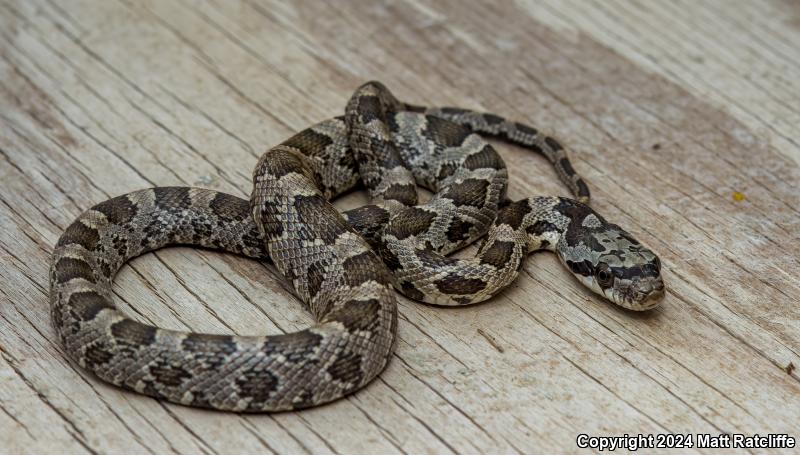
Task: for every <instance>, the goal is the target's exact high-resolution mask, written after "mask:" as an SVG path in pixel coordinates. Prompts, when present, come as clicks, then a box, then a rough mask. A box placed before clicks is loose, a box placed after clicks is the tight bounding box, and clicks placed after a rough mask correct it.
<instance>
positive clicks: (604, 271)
mask: <svg viewBox="0 0 800 455" xmlns="http://www.w3.org/2000/svg"><path fill="white" fill-rule="evenodd" d="M596 277H597V284H599V285H600V286H601V287H603V288H607V287H609V286H611V283H612V282H613V281H614V275H613V274H612V273H611V268H610V267H609V266H608V264H606V263H605V262H603V263H601V264H600V265H599V266H597V274H596Z"/></svg>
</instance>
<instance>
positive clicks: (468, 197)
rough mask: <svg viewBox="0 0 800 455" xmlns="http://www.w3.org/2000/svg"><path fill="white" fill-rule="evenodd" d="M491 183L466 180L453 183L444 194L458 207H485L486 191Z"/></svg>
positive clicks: (480, 180) (482, 180)
mask: <svg viewBox="0 0 800 455" xmlns="http://www.w3.org/2000/svg"><path fill="white" fill-rule="evenodd" d="M488 187H489V182H488V181H487V180H484V179H466V180H464V181H463V182H460V183H453V184H452V185H449V186H448V187H447V190H446V191H445V192H444V193H443V194H442V195H443V196H444V197H446V198H448V199H450V200H452V201H453V204H455V205H456V206H457V207H461V206H464V205H469V206H471V207H483V205H484V204H485V203H486V191H487V188H488Z"/></svg>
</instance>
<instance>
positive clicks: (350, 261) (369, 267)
mask: <svg viewBox="0 0 800 455" xmlns="http://www.w3.org/2000/svg"><path fill="white" fill-rule="evenodd" d="M342 269H343V270H345V271H346V273H345V274H344V283H345V284H346V285H348V286H350V287H357V286H360V285H361V284H362V283H366V282H367V281H377V282H378V283H390V282H391V276H390V275H389V271H388V270H386V266H385V265H384V263H383V262H382V261H381V259H380V258H379V257H378V256H377V255H376V254H375V253H374V252H372V251H365V252H363V253H361V254H357V255H355V256H351V257H349V258H347V259H345V260H344V262H343V263H342Z"/></svg>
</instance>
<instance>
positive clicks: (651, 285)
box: [625, 275, 664, 311]
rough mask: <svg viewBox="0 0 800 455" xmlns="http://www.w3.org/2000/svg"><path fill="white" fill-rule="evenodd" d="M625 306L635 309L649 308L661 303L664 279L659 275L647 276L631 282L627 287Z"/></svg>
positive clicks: (643, 309)
mask: <svg viewBox="0 0 800 455" xmlns="http://www.w3.org/2000/svg"><path fill="white" fill-rule="evenodd" d="M628 295H629V296H630V299H629V302H628V305H625V306H626V307H627V308H629V309H631V310H636V311H645V310H650V309H652V308H655V307H656V306H658V304H659V303H661V299H662V298H663V297H664V281H663V280H662V279H661V276H660V275H658V276H655V277H647V278H643V279H640V280H638V281H636V282H634V283H633V285H632V286H631V288H630V289H629V292H628Z"/></svg>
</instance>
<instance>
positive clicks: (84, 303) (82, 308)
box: [68, 291, 114, 321]
mask: <svg viewBox="0 0 800 455" xmlns="http://www.w3.org/2000/svg"><path fill="white" fill-rule="evenodd" d="M68 306H69V309H70V313H71V314H72V316H73V317H75V318H76V319H78V320H80V321H91V320H92V319H94V317H95V316H97V314H98V313H100V311H102V310H111V309H114V305H113V304H112V303H111V302H110V301H108V299H106V298H105V297H103V296H101V295H100V294H98V293H96V292H94V291H86V292H76V293H74V294H72V295H70V296H69V301H68Z"/></svg>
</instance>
